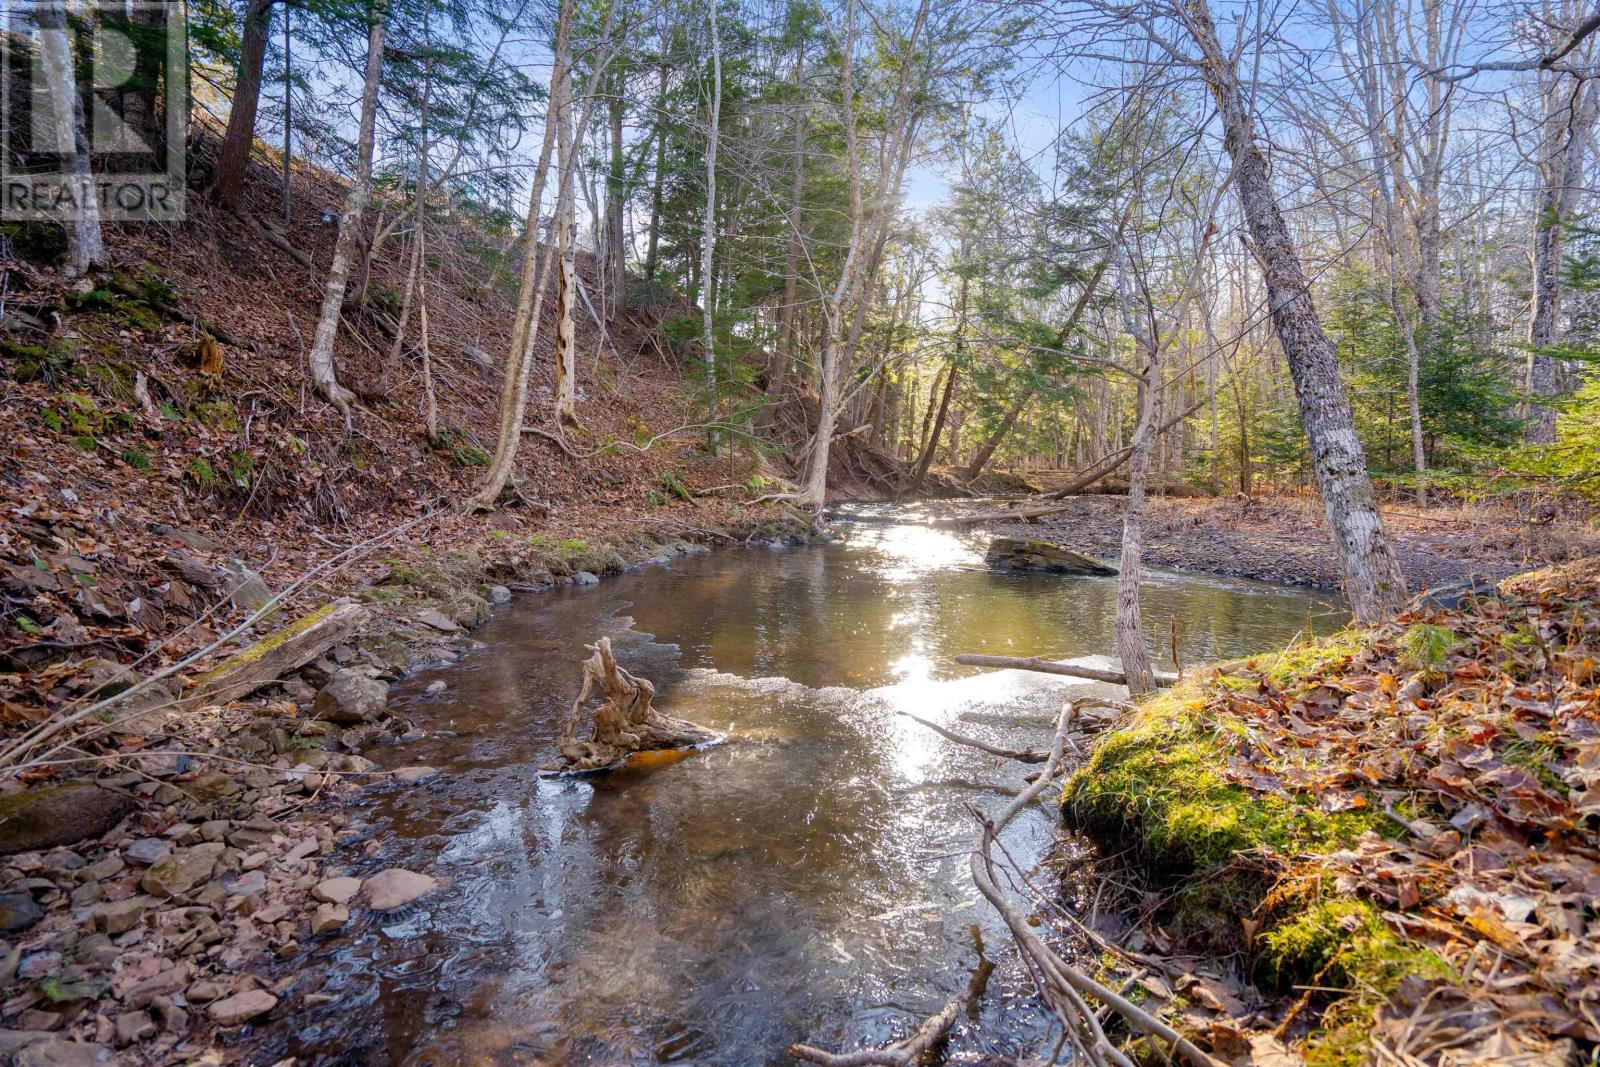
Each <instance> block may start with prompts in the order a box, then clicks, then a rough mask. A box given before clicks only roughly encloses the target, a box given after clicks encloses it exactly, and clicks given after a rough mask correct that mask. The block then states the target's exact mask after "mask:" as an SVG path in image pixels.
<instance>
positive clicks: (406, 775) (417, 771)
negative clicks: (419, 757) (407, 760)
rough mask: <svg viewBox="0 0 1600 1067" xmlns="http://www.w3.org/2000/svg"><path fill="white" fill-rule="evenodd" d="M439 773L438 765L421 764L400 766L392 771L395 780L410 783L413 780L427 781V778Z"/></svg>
mask: <svg viewBox="0 0 1600 1067" xmlns="http://www.w3.org/2000/svg"><path fill="white" fill-rule="evenodd" d="M438 773H439V769H438V768H437V767H420V766H419V767H400V768H398V769H396V770H394V771H392V772H391V775H392V777H393V778H394V780H395V781H397V782H405V783H407V784H408V785H409V784H410V783H412V782H421V781H426V780H427V779H429V778H432V777H433V776H434V775H436V774H438Z"/></svg>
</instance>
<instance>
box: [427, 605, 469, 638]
mask: <svg viewBox="0 0 1600 1067" xmlns="http://www.w3.org/2000/svg"><path fill="white" fill-rule="evenodd" d="M417 621H418V622H420V623H421V624H422V625H424V626H431V627H433V628H434V629H435V630H441V631H443V632H444V633H447V634H453V633H455V632H456V631H457V630H459V629H461V627H460V626H457V625H456V622H455V620H454V619H451V618H449V617H448V616H446V615H445V614H444V612H442V611H439V610H438V609H437V608H424V609H423V610H422V611H419V612H417Z"/></svg>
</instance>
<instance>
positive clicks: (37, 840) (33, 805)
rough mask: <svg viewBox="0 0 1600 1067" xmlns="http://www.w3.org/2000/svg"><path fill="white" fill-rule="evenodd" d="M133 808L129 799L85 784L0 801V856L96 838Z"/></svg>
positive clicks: (30, 793)
mask: <svg viewBox="0 0 1600 1067" xmlns="http://www.w3.org/2000/svg"><path fill="white" fill-rule="evenodd" d="M133 807H134V804H133V800H132V799H131V798H130V797H127V796H124V795H123V794H121V793H116V792H112V791H111V790H109V789H101V788H100V787H99V786H97V785H91V784H89V783H69V784H67V785H60V786H56V787H55V788H53V789H35V790H31V791H29V792H25V793H18V794H16V795H15V796H9V797H3V798H0V855H10V854H11V853H13V852H32V851H35V850H38V849H46V848H51V847H53V846H56V845H70V844H73V843H75V842H78V841H82V840H84V839H85V838H90V837H99V836H100V835H101V834H103V833H105V832H106V831H108V830H110V829H111V828H112V827H113V826H116V825H117V823H119V822H121V821H122V817H123V816H124V815H126V814H128V812H130V811H132V810H133Z"/></svg>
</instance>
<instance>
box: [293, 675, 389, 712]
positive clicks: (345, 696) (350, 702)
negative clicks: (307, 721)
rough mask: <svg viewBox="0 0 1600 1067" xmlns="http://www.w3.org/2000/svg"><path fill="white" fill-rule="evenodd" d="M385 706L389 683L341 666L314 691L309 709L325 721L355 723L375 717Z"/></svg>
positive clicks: (385, 708) (386, 704) (384, 709)
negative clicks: (314, 698)
mask: <svg viewBox="0 0 1600 1067" xmlns="http://www.w3.org/2000/svg"><path fill="white" fill-rule="evenodd" d="M388 706H389V687H388V686H386V685H384V684H383V683H382V682H380V681H378V680H377V679H376V678H368V677H367V676H366V675H364V674H360V673H358V672H356V671H352V670H340V671H337V672H336V673H335V674H334V676H333V680H332V681H330V682H329V683H328V684H327V685H325V686H323V687H322V692H320V693H318V694H317V699H316V702H315V703H314V704H312V706H311V711H312V714H313V715H315V716H316V717H317V718H319V719H325V720H327V721H328V722H336V723H342V724H348V725H354V724H357V723H366V722H372V721H374V720H375V719H377V718H379V717H380V716H382V715H383V713H384V711H386V710H387V709H388Z"/></svg>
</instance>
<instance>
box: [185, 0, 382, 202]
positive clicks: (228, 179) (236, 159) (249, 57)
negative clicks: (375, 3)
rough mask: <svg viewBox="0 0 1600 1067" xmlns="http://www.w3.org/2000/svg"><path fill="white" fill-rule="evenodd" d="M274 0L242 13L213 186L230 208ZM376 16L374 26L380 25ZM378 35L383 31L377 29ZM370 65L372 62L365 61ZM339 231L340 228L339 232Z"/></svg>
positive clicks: (246, 151)
mask: <svg viewBox="0 0 1600 1067" xmlns="http://www.w3.org/2000/svg"><path fill="white" fill-rule="evenodd" d="M272 4H273V0H250V3H249V5H248V6H246V8H245V12H244V27H243V35H242V37H241V38H240V42H239V73H238V76H237V77H236V78H235V79H234V85H233V103H232V104H231V105H230V107H229V108H228V129H227V132H226V133H224V134H223V137H222V151H221V153H220V154H219V155H218V157H217V177H216V182H215V183H214V184H213V186H212V191H213V193H214V194H215V195H216V198H217V201H218V202H219V203H220V204H222V206H223V207H225V208H228V209H229V210H232V211H237V210H238V209H239V203H240V197H241V196H242V194H243V192H244V172H245V167H246V166H248V164H249V162H250V149H251V148H252V147H254V145H255V139H256V109H257V107H258V106H259V104H260V101H261V69H262V65H263V64H264V63H265V62H266V56H267V32H268V30H269V28H270V26H269V23H270V21H271V19H272ZM381 23H382V20H381V19H378V20H377V21H376V22H375V23H374V25H381ZM379 33H380V35H381V33H382V31H381V30H380V31H379ZM368 66H369V67H370V66H371V61H370V60H369V61H368ZM341 232H342V231H341Z"/></svg>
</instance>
